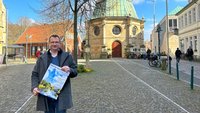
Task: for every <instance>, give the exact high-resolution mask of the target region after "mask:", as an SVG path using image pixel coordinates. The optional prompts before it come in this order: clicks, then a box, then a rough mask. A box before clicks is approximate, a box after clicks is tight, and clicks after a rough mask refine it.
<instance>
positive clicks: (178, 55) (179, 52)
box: [175, 48, 182, 63]
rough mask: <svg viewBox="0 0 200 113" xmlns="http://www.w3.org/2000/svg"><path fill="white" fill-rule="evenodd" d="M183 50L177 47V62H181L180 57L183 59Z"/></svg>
mask: <svg viewBox="0 0 200 113" xmlns="http://www.w3.org/2000/svg"><path fill="white" fill-rule="evenodd" d="M181 54H182V53H181V51H180V49H179V48H177V49H176V52H175V55H176V63H179V61H180V59H181Z"/></svg>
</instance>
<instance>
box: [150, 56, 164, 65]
mask: <svg viewBox="0 0 200 113" xmlns="http://www.w3.org/2000/svg"><path fill="white" fill-rule="evenodd" d="M149 66H151V67H158V68H160V67H161V61H160V60H158V56H157V55H151V56H150V58H149Z"/></svg>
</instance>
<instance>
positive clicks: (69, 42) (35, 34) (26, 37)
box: [15, 23, 82, 58]
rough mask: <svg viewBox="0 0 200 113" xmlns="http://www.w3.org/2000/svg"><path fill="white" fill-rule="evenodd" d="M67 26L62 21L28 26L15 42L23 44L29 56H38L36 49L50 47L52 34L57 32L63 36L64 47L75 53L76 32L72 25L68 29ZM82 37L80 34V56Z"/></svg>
mask: <svg viewBox="0 0 200 113" xmlns="http://www.w3.org/2000/svg"><path fill="white" fill-rule="evenodd" d="M66 26H71V23H70V24H69V25H64V24H60V23H55V24H43V25H35V26H30V27H28V28H27V29H26V30H25V31H24V32H23V33H22V34H21V36H19V38H18V39H17V41H16V42H15V44H17V45H20V46H23V47H24V51H23V52H22V53H23V55H24V56H26V57H27V58H34V57H36V56H35V55H36V51H37V50H38V49H40V50H41V51H42V52H44V51H46V50H48V49H49V46H48V39H49V37H50V36H51V35H52V34H57V35H59V36H60V37H61V40H62V47H61V48H62V49H63V50H64V51H68V52H71V53H73V51H74V36H73V34H74V32H73V29H72V27H70V28H69V29H66ZM81 41H82V40H81V38H80V36H78V44H79V45H78V52H79V53H78V56H80V54H81V53H80V52H81V51H82V49H81Z"/></svg>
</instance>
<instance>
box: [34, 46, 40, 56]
mask: <svg viewBox="0 0 200 113" xmlns="http://www.w3.org/2000/svg"><path fill="white" fill-rule="evenodd" d="M40 55H41V51H40V48H38V50H37V51H36V53H35V56H36V58H39V57H40Z"/></svg>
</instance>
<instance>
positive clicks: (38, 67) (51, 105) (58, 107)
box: [31, 35, 77, 113]
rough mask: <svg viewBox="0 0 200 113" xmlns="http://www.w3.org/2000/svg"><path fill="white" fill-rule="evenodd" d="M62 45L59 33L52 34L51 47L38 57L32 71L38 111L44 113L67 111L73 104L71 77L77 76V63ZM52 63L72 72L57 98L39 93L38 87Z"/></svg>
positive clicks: (62, 112)
mask: <svg viewBox="0 0 200 113" xmlns="http://www.w3.org/2000/svg"><path fill="white" fill-rule="evenodd" d="M60 46H61V41H60V37H59V36H58V35H51V36H50V37H49V48H50V49H49V50H48V51H47V52H45V53H44V54H43V55H42V56H41V57H39V58H38V60H37V62H36V64H35V66H34V69H33V71H32V76H31V84H32V86H31V91H32V92H33V94H34V95H35V96H37V106H36V110H37V111H44V113H66V112H67V109H69V108H71V107H72V105H73V103H72V94H71V83H70V78H73V77H76V76H77V65H76V63H75V62H74V60H73V58H72V55H71V54H70V53H68V52H64V51H62V49H61V48H60ZM50 63H53V64H55V65H57V66H59V67H61V70H63V71H65V72H70V74H69V77H68V78H67V80H66V82H65V84H64V86H63V88H62V89H61V91H60V94H59V95H58V99H57V100H54V99H51V98H49V97H46V96H43V95H41V94H39V89H38V85H39V83H40V82H41V80H42V78H43V76H44V74H45V72H46V70H47V68H48V66H49V65H50Z"/></svg>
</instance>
